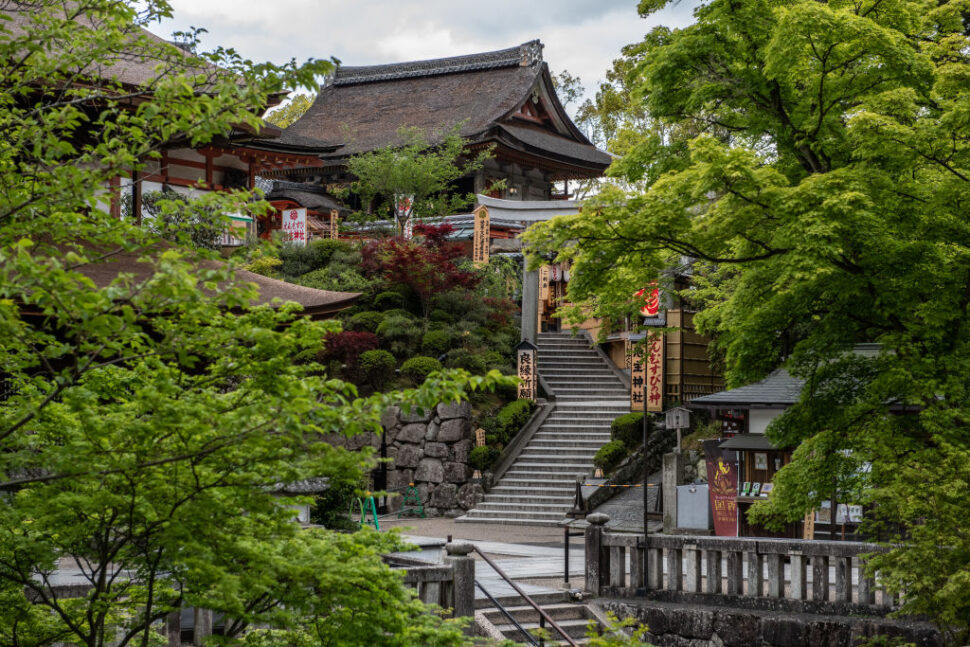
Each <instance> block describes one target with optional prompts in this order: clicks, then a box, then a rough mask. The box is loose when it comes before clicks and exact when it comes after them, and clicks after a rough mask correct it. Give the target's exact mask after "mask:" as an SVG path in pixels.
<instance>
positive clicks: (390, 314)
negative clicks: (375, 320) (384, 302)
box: [384, 308, 417, 321]
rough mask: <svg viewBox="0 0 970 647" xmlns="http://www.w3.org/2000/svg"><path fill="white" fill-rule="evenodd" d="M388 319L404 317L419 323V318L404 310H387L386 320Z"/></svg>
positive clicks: (385, 313) (385, 312)
mask: <svg viewBox="0 0 970 647" xmlns="http://www.w3.org/2000/svg"><path fill="white" fill-rule="evenodd" d="M388 317H404V318H405V319H410V320H411V321H417V318H416V317H415V316H414V315H413V314H411V313H410V312H408V311H407V310H405V309H404V308H391V309H390V310H385V311H384V318H385V319H387V318H388Z"/></svg>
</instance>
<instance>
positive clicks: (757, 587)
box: [745, 548, 764, 598]
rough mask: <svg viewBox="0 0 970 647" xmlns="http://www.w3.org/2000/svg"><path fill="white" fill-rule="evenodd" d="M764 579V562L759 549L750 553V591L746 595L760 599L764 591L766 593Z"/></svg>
mask: <svg viewBox="0 0 970 647" xmlns="http://www.w3.org/2000/svg"><path fill="white" fill-rule="evenodd" d="M763 578H764V567H763V562H762V556H761V554H760V553H759V552H758V549H757V548H755V549H754V550H752V551H750V552H748V590H747V591H746V592H745V594H746V595H749V596H751V597H755V598H760V597H761V595H762V591H764V586H763V584H762V583H763V581H764V580H763Z"/></svg>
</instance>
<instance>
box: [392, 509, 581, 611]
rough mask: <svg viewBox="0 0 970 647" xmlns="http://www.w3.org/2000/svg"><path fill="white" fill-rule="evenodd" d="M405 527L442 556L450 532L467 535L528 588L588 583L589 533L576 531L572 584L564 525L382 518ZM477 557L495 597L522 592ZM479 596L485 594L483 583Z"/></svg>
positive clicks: (459, 537)
mask: <svg viewBox="0 0 970 647" xmlns="http://www.w3.org/2000/svg"><path fill="white" fill-rule="evenodd" d="M390 528H401V534H402V535H404V536H405V537H406V538H408V539H409V540H410V541H412V542H414V543H416V544H418V545H421V546H424V547H426V550H425V552H424V553H423V555H425V556H427V558H428V559H429V560H436V559H439V558H440V556H441V551H440V550H434V549H430V547H431V546H434V545H440V546H443V544H444V542H445V541H446V540H447V538H448V537H449V536H450V537H451V538H452V539H453V540H455V541H467V542H469V543H471V544H474V545H475V547H476V548H478V550H479V551H481V552H483V553H486V554H487V555H488V556H489V557H490V558H492V560H493V561H494V562H495V563H496V565H497V566H498V567H499V568H500V569H502V570H503V571H504V572H505V573H506V575H508V576H509V577H510V578H511V579H512V580H514V581H515V583H516V584H517V585H519V586H520V587H521V588H522V589H523V590H524V591H525V592H526V593H529V594H533V593H551V592H555V591H561V590H563V589H565V588H582V584H583V576H584V574H583V569H584V565H583V559H584V551H583V538H582V537H573V538H571V539H570V546H569V578H570V584H569V586H566V584H565V581H564V559H565V547H564V545H563V539H564V538H563V530H562V528H550V527H543V526H503V525H499V524H474V523H456V522H455V521H453V520H452V519H440V518H438V519H414V518H411V519H393V518H388V519H386V520H385V519H382V520H381V530H387V529H390ZM472 555H473V556H474V557H476V562H475V579H476V580H478V581H479V582H480V583H481V584H482V586H484V587H485V589H486V590H487V591H488V592H489V593H491V594H492V595H493V596H495V597H506V596H513V595H516V593H515V591H514V590H513V589H512V587H511V586H509V585H508V584H507V583H506V582H505V580H503V579H502V578H501V577H500V576H499V575H498V573H496V572H495V571H494V570H493V569H492V567H491V566H489V565H488V564H487V563H485V561H483V560H481V559H479V558H478V556H477V555H475V554H474V553H473V554H472ZM475 595H476V597H478V598H484V597H485V595H484V594H483V593H482V592H481V591H480V590H478V589H476V591H475Z"/></svg>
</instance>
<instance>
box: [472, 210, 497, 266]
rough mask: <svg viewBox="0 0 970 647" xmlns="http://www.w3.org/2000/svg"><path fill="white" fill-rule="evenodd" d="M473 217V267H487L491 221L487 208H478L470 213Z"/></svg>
mask: <svg viewBox="0 0 970 647" xmlns="http://www.w3.org/2000/svg"><path fill="white" fill-rule="evenodd" d="M472 213H473V214H474V216H475V235H474V238H473V240H472V261H473V262H474V263H475V265H479V266H481V265H488V245H489V242H490V239H491V233H492V221H491V218H490V217H489V215H488V207H486V206H479V207H477V208H476V209H475V211H474V212H472Z"/></svg>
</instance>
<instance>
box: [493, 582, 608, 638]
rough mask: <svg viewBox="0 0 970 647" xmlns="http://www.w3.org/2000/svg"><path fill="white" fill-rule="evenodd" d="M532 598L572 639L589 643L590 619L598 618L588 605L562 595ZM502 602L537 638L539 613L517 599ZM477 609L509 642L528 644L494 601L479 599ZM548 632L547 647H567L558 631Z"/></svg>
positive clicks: (522, 625) (517, 620)
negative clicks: (493, 603)
mask: <svg viewBox="0 0 970 647" xmlns="http://www.w3.org/2000/svg"><path fill="white" fill-rule="evenodd" d="M532 597H533V600H535V602H536V604H539V605H540V606H541V607H542V610H543V611H545V612H546V613H547V614H549V617H550V618H552V619H553V620H555V621H556V624H558V625H559V626H560V627H562V628H563V631H565V632H566V633H567V634H569V637H570V638H572V639H573V640H574V641H575V642H576V643H577V644H580V645H583V644H586V642H587V638H586V632H587V626H588V625H589V622H590V620H593V619H596V617H595V615H593V613H592V612H591V611H590V610H589V608H588V607H587V606H586V605H585V604H582V603H576V602H572V601H569V600H568V599H567V596H566V595H564V594H562V593H555V594H547V595H541V594H540V595H537V596H532ZM498 601H499V602H500V603H501V604H502V606H504V607H505V610H506V611H508V612H509V614H511V616H512V617H513V618H515V621H516V622H518V623H519V625H520V626H521V627H522V628H523V629H525V630H526V631H528V632H529V633H531V634H532V635H533V636H535V635H536V630H537V629H539V613H538V612H537V611H536V610H535V609H533V608H532V607H531V606H530V605H528V604H526V603H525V602H524V601H523V600H522V598H520V597H517V596H513V597H508V598H499V600H498ZM476 606H478V607H479V608H478V610H477V611H478V614H477V615H479V618H483V619H484V620H485V622H487V623H489V624H490V625H491V626H492V627H494V629H495V630H497V631H498V632H499V633H501V634H502V636H503V637H504V638H505V639H506V640H510V641H512V642H514V643H522V644H527V641H526V638H525V637H524V636H523V635H522V632H521V631H519V629H518V628H517V627H516V626H515V625H514V624H512V622H511V621H510V620H509V619H508V618H507V617H506V616H505V614H503V613H502V612H501V611H499V610H498V608H496V607H494V606H491V603H490V602H488V601H487V600H479V601H477V603H476ZM479 622H481V620H479ZM597 624H599V623H597ZM545 631H546V636H547V638H548V640H547V641H546V644H547V645H559V644H564V643H562V636H560V635H559V633H558V632H557V631H556V630H555V629H553V628H552V627H549V626H547V627H545ZM496 637H497V636H496Z"/></svg>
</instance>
